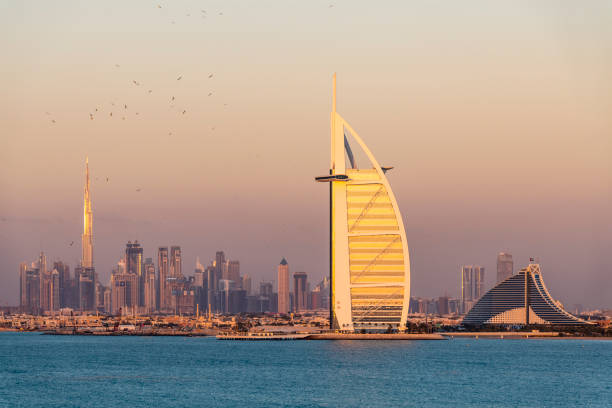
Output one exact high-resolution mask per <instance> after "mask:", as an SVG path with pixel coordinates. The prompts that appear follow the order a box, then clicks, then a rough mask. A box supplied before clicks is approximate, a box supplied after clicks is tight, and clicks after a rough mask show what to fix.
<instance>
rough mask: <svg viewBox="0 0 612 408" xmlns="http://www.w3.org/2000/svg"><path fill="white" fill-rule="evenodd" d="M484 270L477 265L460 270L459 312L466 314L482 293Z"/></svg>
mask: <svg viewBox="0 0 612 408" xmlns="http://www.w3.org/2000/svg"><path fill="white" fill-rule="evenodd" d="M484 273H485V269H484V267H482V266H479V265H469V266H463V267H462V268H461V312H462V313H467V312H468V311H469V310H470V309H471V307H472V305H473V304H474V302H475V301H476V300H478V299H479V298H480V297H481V296H482V293H483V288H484Z"/></svg>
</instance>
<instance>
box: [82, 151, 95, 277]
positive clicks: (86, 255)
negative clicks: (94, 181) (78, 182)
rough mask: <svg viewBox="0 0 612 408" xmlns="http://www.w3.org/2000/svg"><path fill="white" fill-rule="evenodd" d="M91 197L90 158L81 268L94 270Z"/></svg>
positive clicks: (84, 196) (84, 194)
mask: <svg viewBox="0 0 612 408" xmlns="http://www.w3.org/2000/svg"><path fill="white" fill-rule="evenodd" d="M92 220H93V215H92V212H91V197H90V191H89V158H85V188H84V192H83V236H82V247H83V258H82V259H81V266H83V267H84V268H93V234H92Z"/></svg>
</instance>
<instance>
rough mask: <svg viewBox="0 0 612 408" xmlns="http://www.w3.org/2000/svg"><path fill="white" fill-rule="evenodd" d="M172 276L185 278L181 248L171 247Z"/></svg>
mask: <svg viewBox="0 0 612 408" xmlns="http://www.w3.org/2000/svg"><path fill="white" fill-rule="evenodd" d="M170 276H172V277H174V278H183V277H184V276H183V263H182V259H181V247H180V246H172V247H170Z"/></svg>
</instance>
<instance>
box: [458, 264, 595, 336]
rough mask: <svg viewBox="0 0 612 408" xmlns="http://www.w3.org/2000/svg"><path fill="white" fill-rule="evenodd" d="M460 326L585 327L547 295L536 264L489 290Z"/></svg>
mask: <svg viewBox="0 0 612 408" xmlns="http://www.w3.org/2000/svg"><path fill="white" fill-rule="evenodd" d="M463 324H464V325H473V326H481V325H486V324H493V325H530V324H542V325H560V326H575V325H584V324H589V323H588V322H586V321H584V320H582V319H579V318H577V317H575V316H573V315H572V314H570V313H568V312H566V311H565V309H564V308H563V305H562V304H561V302H558V301H556V300H554V299H553V297H552V296H551V295H550V293H549V292H548V289H547V288H546V285H545V284H544V279H543V278H542V271H541V269H540V265H539V264H536V263H532V264H530V265H529V266H528V267H527V268H524V269H522V270H521V271H520V272H519V273H518V274H516V275H512V276H510V277H509V278H507V279H505V280H504V281H502V282H500V283H498V284H497V285H496V286H495V287H493V289H491V290H489V291H488V292H487V293H486V294H485V295H484V296H483V297H481V298H480V300H479V301H478V302H477V303H476V304H475V305H474V307H472V309H471V310H470V311H469V313H468V314H467V315H466V316H465V318H464V319H463Z"/></svg>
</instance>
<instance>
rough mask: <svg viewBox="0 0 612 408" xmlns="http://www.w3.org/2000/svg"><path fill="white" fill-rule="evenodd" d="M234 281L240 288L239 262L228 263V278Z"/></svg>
mask: <svg viewBox="0 0 612 408" xmlns="http://www.w3.org/2000/svg"><path fill="white" fill-rule="evenodd" d="M224 279H229V280H231V281H234V282H235V283H236V285H237V286H240V283H241V282H240V262H239V261H230V260H228V261H227V278H225V277H224Z"/></svg>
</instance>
